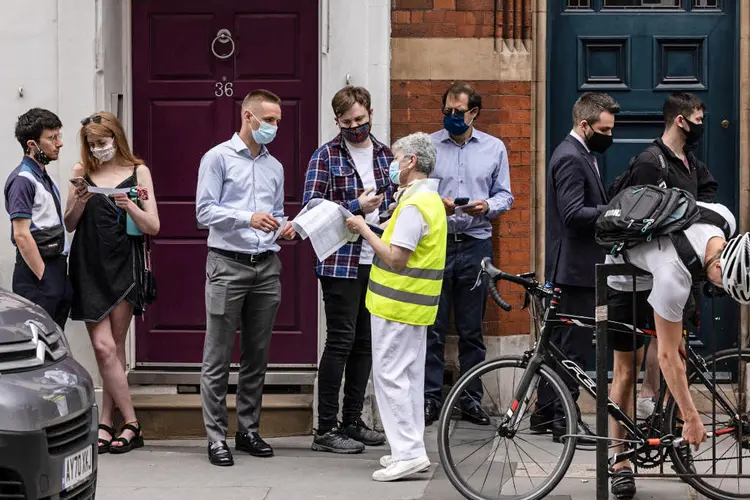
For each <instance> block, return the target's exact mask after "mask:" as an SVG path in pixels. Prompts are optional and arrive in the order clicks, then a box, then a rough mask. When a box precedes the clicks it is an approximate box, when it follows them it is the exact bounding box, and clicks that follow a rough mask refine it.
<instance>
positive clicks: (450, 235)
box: [448, 233, 479, 243]
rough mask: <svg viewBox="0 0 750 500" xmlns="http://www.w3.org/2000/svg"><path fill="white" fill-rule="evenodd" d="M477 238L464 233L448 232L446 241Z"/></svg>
mask: <svg viewBox="0 0 750 500" xmlns="http://www.w3.org/2000/svg"><path fill="white" fill-rule="evenodd" d="M477 240H479V238H475V237H473V236H469V235H468V234H465V233H448V241H451V242H453V243H464V242H466V241H477Z"/></svg>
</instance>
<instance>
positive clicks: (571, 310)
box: [537, 285, 596, 419]
mask: <svg viewBox="0 0 750 500" xmlns="http://www.w3.org/2000/svg"><path fill="white" fill-rule="evenodd" d="M558 286H559V288H560V289H561V290H562V298H561V300H560V305H559V308H560V309H559V311H560V314H563V315H564V313H568V314H571V315H579V316H588V317H592V316H594V305H595V303H596V295H595V292H594V288H589V287H581V286H568V285H558ZM593 338H594V330H592V329H590V328H581V327H579V326H575V325H563V326H559V325H558V326H555V327H554V329H553V330H552V336H551V337H550V340H551V341H552V342H554V343H555V344H557V346H558V347H559V348H560V350H561V351H562V352H563V353H564V354H565V355H566V356H568V358H569V359H570V360H571V361H573V362H574V363H575V364H577V365H578V366H580V367H581V369H582V370H584V371H585V370H586V362H587V360H588V359H589V357H590V356H591V352H592V350H593V346H592V340H593ZM558 374H559V375H560V378H562V379H563V381H564V382H565V385H566V386H567V387H568V389H570V393H571V395H572V396H573V401H576V408H578V403H577V401H578V396H579V394H580V390H579V388H578V384H577V383H576V382H575V381H573V380H572V379H571V378H570V377H569V376H568V375H567V372H566V371H565V370H559V371H558ZM554 397H555V394H554V392H553V391H552V388H551V387H549V385H547V384H546V383H542V384H540V386H539V400H538V402H537V410H538V411H539V412H541V413H542V414H544V415H548V416H553V417H554V418H555V419H558V418H559V419H562V417H563V411H562V404H561V403H560V401H559V400H556V401H553V398H554ZM578 413H579V415H580V413H581V411H580V409H579V410H578Z"/></svg>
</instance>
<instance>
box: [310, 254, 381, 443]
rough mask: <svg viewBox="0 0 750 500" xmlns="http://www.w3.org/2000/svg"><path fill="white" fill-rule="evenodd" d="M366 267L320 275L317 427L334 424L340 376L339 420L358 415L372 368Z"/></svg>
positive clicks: (347, 419) (323, 428)
mask: <svg viewBox="0 0 750 500" xmlns="http://www.w3.org/2000/svg"><path fill="white" fill-rule="evenodd" d="M370 267H371V266H369V265H362V266H359V273H358V275H357V279H346V278H331V277H328V276H321V277H320V285H321V287H322V288H323V301H324V303H325V311H326V330H327V336H326V346H325V350H324V351H323V356H322V357H321V358H320V366H319V368H318V430H319V431H328V430H330V429H331V428H333V427H335V426H336V423H337V420H338V413H339V391H340V390H341V379H342V377H344V379H345V381H344V402H343V408H342V409H341V413H342V420H343V421H344V423H351V422H354V421H356V420H357V419H358V418H359V417H360V416H361V415H362V406H363V405H364V401H365V390H366V389H367V381H368V379H369V378H370V369H371V368H372V343H371V334H370V313H369V311H368V310H367V308H366V307H365V295H366V294H367V284H368V282H369V281H370Z"/></svg>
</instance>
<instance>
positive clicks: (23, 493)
mask: <svg viewBox="0 0 750 500" xmlns="http://www.w3.org/2000/svg"><path fill="white" fill-rule="evenodd" d="M97 422H98V409H97V406H96V399H95V396H94V384H93V381H92V380H91V376H90V375H89V373H88V372H87V371H86V369H85V368H84V367H83V366H81V364H80V363H78V362H77V361H75V360H74V359H73V356H72V355H71V353H70V347H69V345H68V341H67V339H66V338H65V335H64V333H63V331H62V330H61V329H60V327H59V326H57V324H56V323H55V322H54V321H52V319H51V318H50V317H49V316H48V315H47V313H45V312H44V310H43V309H42V308H40V307H39V306H36V305H34V304H32V303H31V302H29V301H28V300H26V299H24V298H22V297H20V296H18V295H15V294H13V293H10V292H8V291H5V290H2V289H0V499H24V500H41V499H50V500H57V499H60V500H89V499H93V498H94V496H95V491H96V476H97V451H98V449H97Z"/></svg>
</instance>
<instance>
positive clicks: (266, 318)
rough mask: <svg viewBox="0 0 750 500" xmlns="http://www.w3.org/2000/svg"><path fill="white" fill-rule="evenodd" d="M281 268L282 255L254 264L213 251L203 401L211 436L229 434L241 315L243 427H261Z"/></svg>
mask: <svg viewBox="0 0 750 500" xmlns="http://www.w3.org/2000/svg"><path fill="white" fill-rule="evenodd" d="M280 274H281V260H279V257H278V256H277V255H273V256H271V257H269V258H267V259H266V260H264V261H262V262H260V263H258V264H255V265H250V264H244V263H242V262H239V261H236V260H234V259H231V258H228V257H224V256H223V255H219V254H217V253H215V252H211V251H209V252H208V259H207V261H206V339H205V342H204V344H203V366H202V368H201V405H202V406H203V423H204V425H205V426H206V434H207V435H208V440H209V441H212V442H213V441H223V440H225V439H226V434H227V385H228V382H229V365H230V362H231V358H232V350H233V347H234V339H235V332H236V331H237V320H238V319H239V320H240V323H241V334H240V348H241V358H240V371H239V376H238V381H237V424H238V429H237V430H238V431H239V432H241V433H245V432H258V425H259V422H260V406H261V399H262V395H263V382H264V380H265V375H266V366H267V364H268V346H269V344H270V342H271V332H272V330H273V324H274V321H275V319H276V311H277V309H278V307H279V302H280V301H281V282H280V281H279V276H280Z"/></svg>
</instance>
